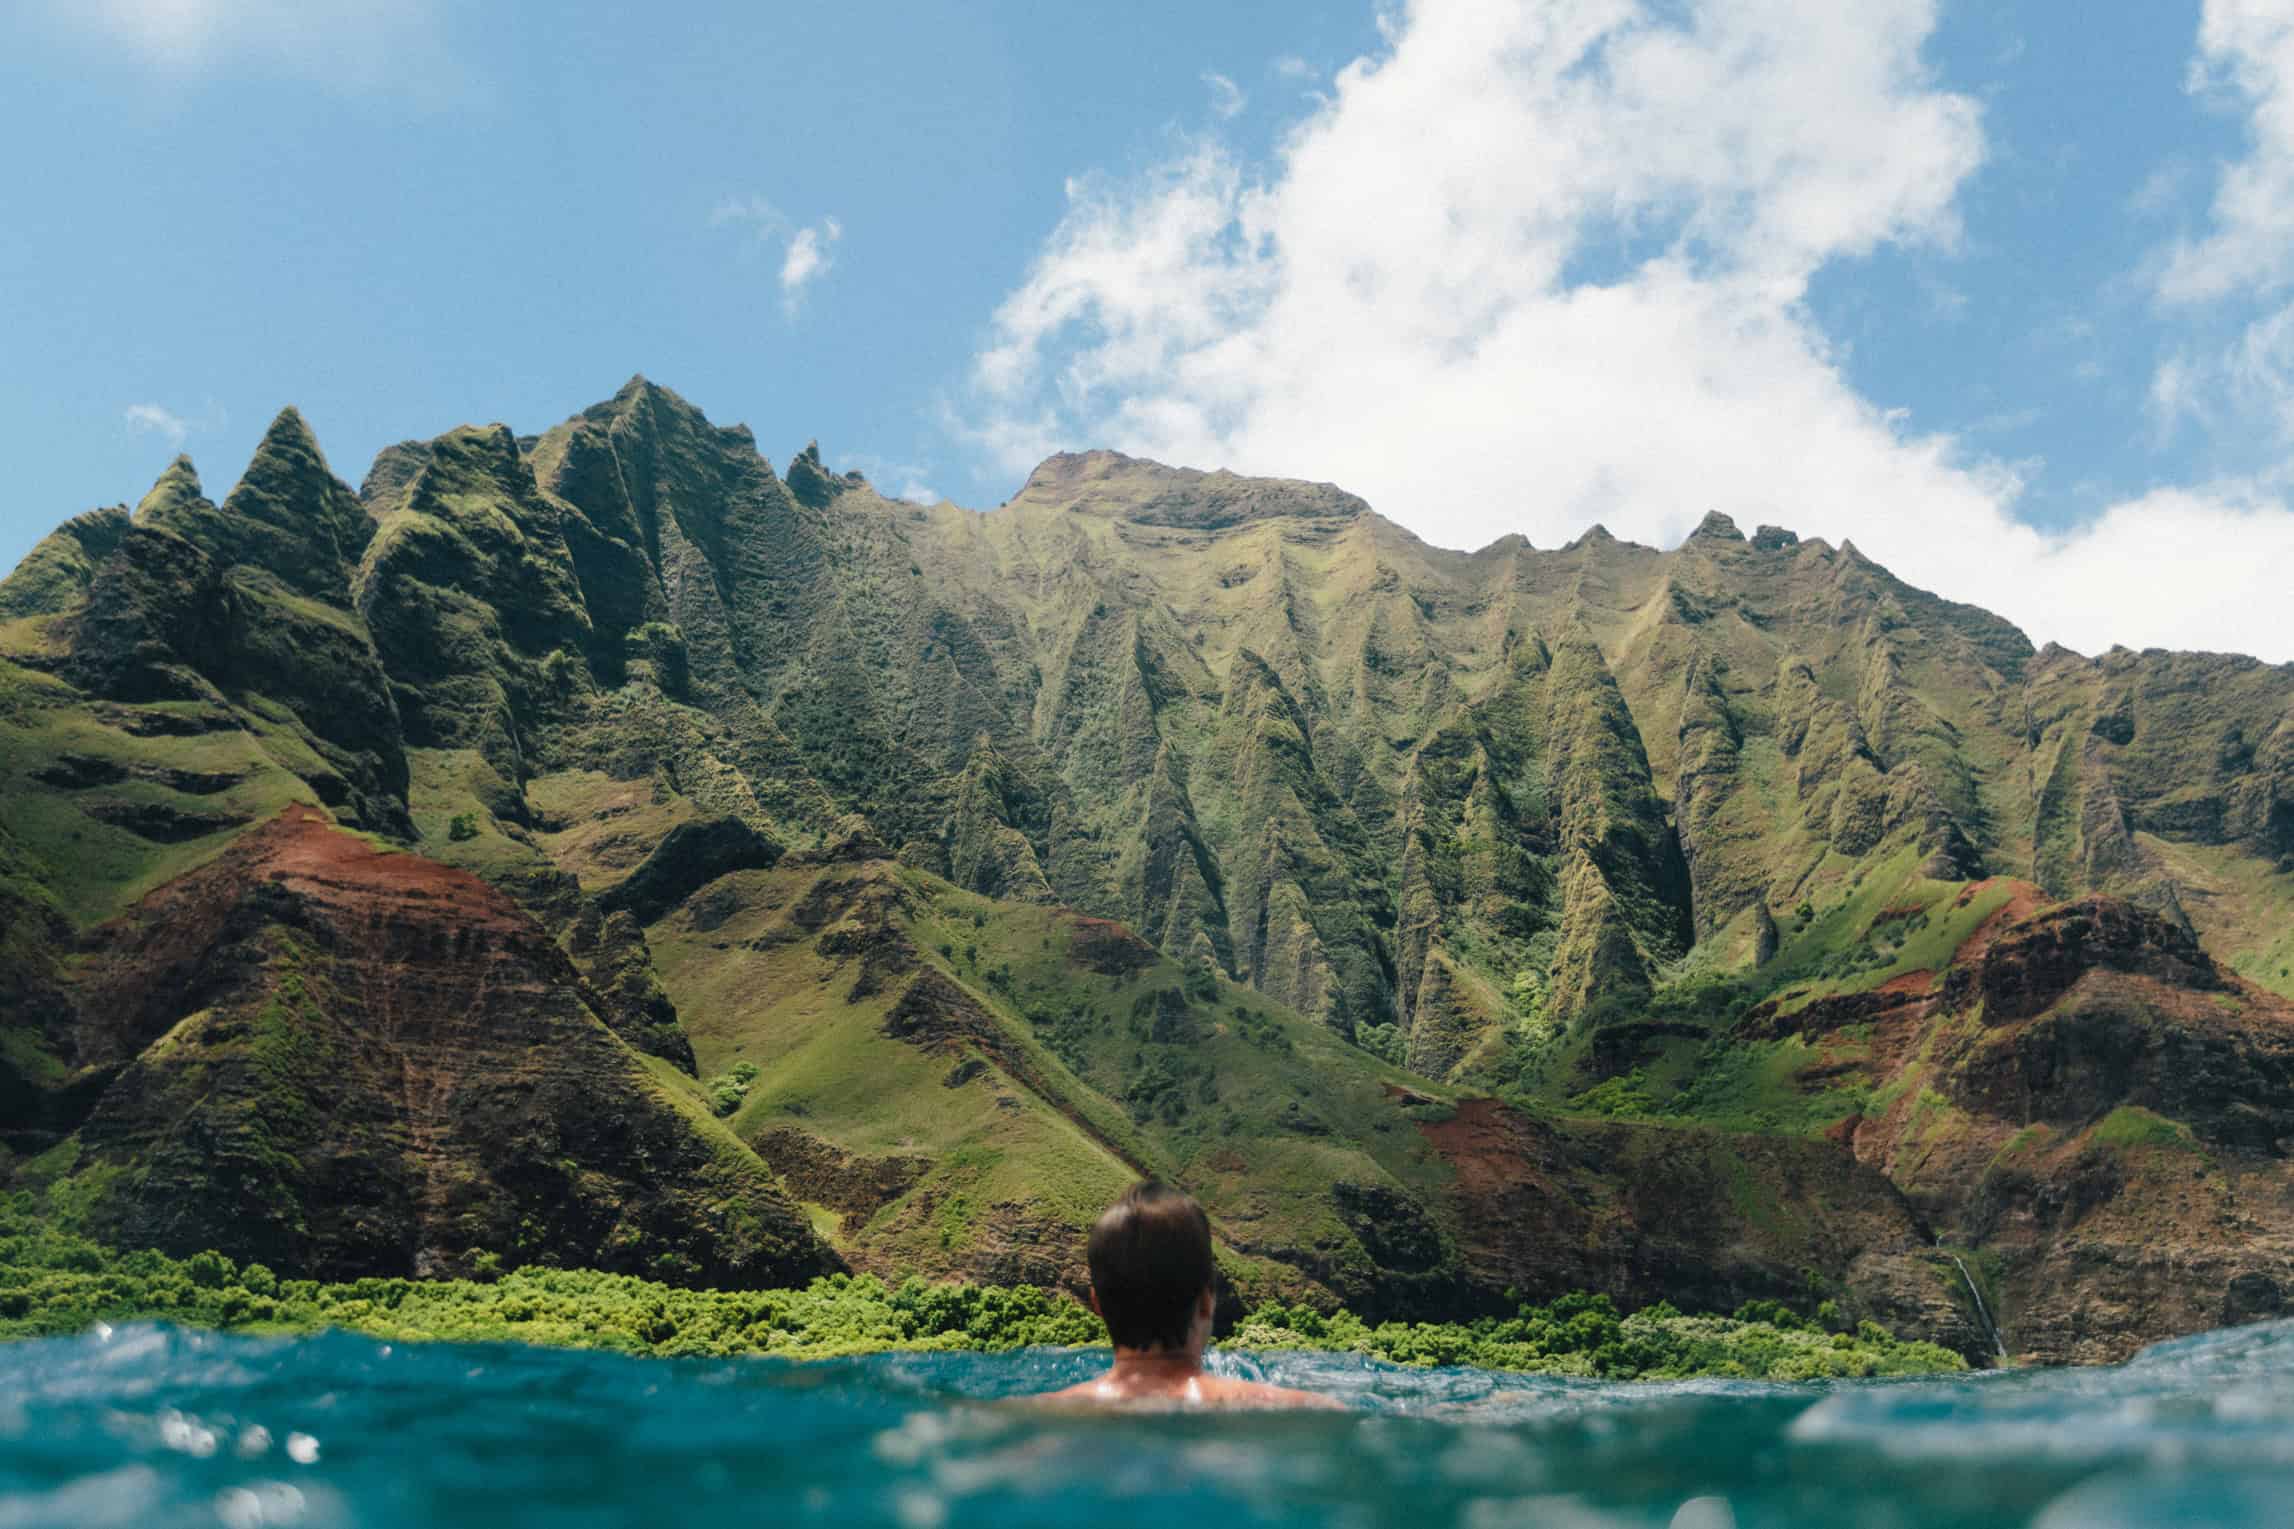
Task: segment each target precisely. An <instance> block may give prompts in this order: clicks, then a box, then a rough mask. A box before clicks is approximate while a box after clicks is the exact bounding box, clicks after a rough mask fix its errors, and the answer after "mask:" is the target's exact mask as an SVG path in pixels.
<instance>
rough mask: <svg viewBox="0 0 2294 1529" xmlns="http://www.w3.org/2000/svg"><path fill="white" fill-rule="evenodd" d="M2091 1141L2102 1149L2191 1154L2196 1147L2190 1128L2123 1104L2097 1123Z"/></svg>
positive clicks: (2090, 1135)
mask: <svg viewBox="0 0 2294 1529" xmlns="http://www.w3.org/2000/svg"><path fill="white" fill-rule="evenodd" d="M2087 1139H2088V1140H2089V1141H2092V1142H2095V1143H2097V1144H2099V1145H2101V1146H2106V1147H2119V1148H2125V1149H2136V1148H2145V1147H2162V1148H2167V1149H2170V1150H2175V1151H2188V1150H2190V1149H2191V1148H2193V1147H2194V1146H2195V1145H2196V1142H2195V1138H2193V1137H2192V1135H2191V1130H2190V1127H2189V1126H2186V1125H2184V1124H2183V1123H2182V1122H2181V1121H2179V1120H2169V1119H2167V1118H2166V1117H2165V1116H2164V1115H2155V1114H2153V1113H2152V1112H2151V1111H2149V1110H2146V1109H2144V1108H2143V1107H2142V1106H2141V1105H2138V1104H2122V1105H2120V1106H2119V1107H2118V1108H2117V1109H2115V1110H2113V1111H2111V1113H2110V1114H2108V1115H2105V1116H2104V1117H2103V1118H2102V1119H2101V1120H2100V1121H2098V1122H2096V1124H2095V1128H2094V1130H2092V1131H2091V1132H2089V1133H2088V1137H2087Z"/></svg>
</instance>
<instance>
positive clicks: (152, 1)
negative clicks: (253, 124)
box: [47, 0, 459, 96]
mask: <svg viewBox="0 0 2294 1529" xmlns="http://www.w3.org/2000/svg"><path fill="white" fill-rule="evenodd" d="M47 7H48V10H49V11H50V13H51V14H52V15H53V16H54V17H55V18H56V19H58V20H59V21H61V22H62V23H63V24H64V25H67V26H71V27H76V28H78V29H81V30H83V31H86V32H89V33H92V34H93V35H96V36H98V37H101V38H103V39H105V40H106V41H108V42H110V43H112V44H114V45H116V46H118V47H120V48H123V49H125V50H126V51H128V52H129V53H132V54H134V55H135V56H137V57H138V58H140V59H141V60H142V61H143V62H145V63H146V64H147V65H150V66H152V67H155V68H158V69H161V70H164V71H166V72H169V73H175V74H183V75H190V74H197V73H200V72H202V71H205V70H208V69H210V68H211V67H214V66H218V65H223V64H232V63H247V64H253V65H256V66H258V67H263V68H269V69H274V70H278V71H281V72H285V73H292V74H298V75H304V76H308V77H311V78H315V79H319V80H321V81H324V82H327V83H333V84H339V85H344V86H350V87H357V88H373V87H381V86H384V85H388V86H389V87H390V88H391V89H392V90H394V91H396V92H401V93H405V94H411V95H415V96H421V95H425V94H435V93H438V92H440V91H441V90H448V89H452V88H456V81H457V79H458V77H459V76H458V71H457V70H456V69H455V68H454V67H453V66H452V64H451V62H450V60H449V58H448V57H447V55H446V51H445V49H444V48H443V46H442V43H441V39H440V36H439V23H440V21H441V12H440V8H439V6H438V4H437V3H436V0H47Z"/></svg>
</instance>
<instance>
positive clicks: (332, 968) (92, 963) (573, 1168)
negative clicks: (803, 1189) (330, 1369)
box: [58, 808, 834, 1284]
mask: <svg viewBox="0 0 2294 1529" xmlns="http://www.w3.org/2000/svg"><path fill="white" fill-rule="evenodd" d="M82 961H83V962H84V963H85V966H84V970H85V976H84V978H83V979H82V980H81V981H79V982H77V983H75V984H73V985H72V986H70V987H69V988H68V989H67V991H66V997H67V1000H68V1004H69V1008H68V1011H67V1017H66V1018H65V1020H64V1022H63V1027H62V1029H63V1033H62V1034H61V1035H60V1036H59V1037H58V1039H59V1040H60V1041H61V1042H62V1045H61V1047H60V1049H61V1050H62V1051H63V1053H64V1055H65V1056H66V1057H67V1058H68V1059H69V1060H70V1061H71V1062H72V1063H74V1064H76V1065H78V1066H80V1067H84V1068H90V1069H97V1070H100V1071H103V1072H105V1073H108V1074H110V1082H109V1084H108V1086H107V1087H105V1088H104V1090H103V1092H102V1094H101V1096H100V1097H99V1098H98V1099H97V1100H96V1102H95V1106H94V1109H93V1111H92V1112H91V1113H90V1115H89V1116H88V1118H87V1121H86V1123H85V1124H84V1125H83V1126H82V1127H81V1129H80V1132H79V1135H78V1138H77V1140H78V1146H79V1159H78V1165H77V1166H78V1172H79V1174H80V1175H81V1177H82V1179H83V1181H84V1182H85V1183H87V1184H88V1185H89V1186H90V1189H91V1191H92V1192H93V1194H94V1196H95V1203H94V1207H93V1210H92V1224H93V1226H94V1227H95V1228H96V1229H97V1230H99V1231H102V1232H104V1233H105V1234H107V1235H109V1236H112V1237H116V1238H118V1239H119V1240H121V1241H123V1242H126V1243H130V1244H134V1245H151V1246H157V1247H161V1248H165V1249H169V1250H171V1251H175V1252H178V1253H189V1252H192V1251H196V1250H198V1249H200V1248H203V1247H209V1246H216V1247H220V1248H222V1249H223V1250H225V1251H227V1252H229V1253H231V1254H233V1255H234V1256H236V1257H239V1258H243V1259H244V1258H253V1259H259V1260H261V1261H263V1262H265V1263H267V1264H269V1265H270V1266H271V1267H272V1268H274V1269H275V1270H278V1271H280V1272H282V1273H294V1274H310V1275H316V1276H322V1277H345V1276H353V1275H358V1274H366V1273H392V1274H454V1273H461V1272H467V1271H468V1270H469V1269H470V1268H471V1266H472V1260H473V1258H474V1257H476V1256H477V1255H479V1254H481V1253H491V1254H494V1255H496V1256H498V1257H502V1258H505V1259H508V1260H511V1261H514V1262H528V1261H532V1260H534V1259H535V1258H537V1257H544V1256H546V1257H547V1258H548V1259H550V1260H551V1261H556V1262H562V1263H566V1264H571V1265H588V1266H594V1267H599V1268H607V1269H618V1270H621V1271H624V1272H630V1273H648V1274H654V1275H656V1276H666V1277H669V1278H671V1279H674V1280H677V1281H679V1282H683V1281H687V1280H693V1281H705V1282H709V1283H742V1284H767V1283H781V1282H785V1281H787V1280H790V1279H800V1278H803V1277H806V1276H808V1275H810V1274H812V1273H815V1272H820V1271H823V1270H825V1269H827V1268H829V1267H831V1266H832V1265H833V1263H834V1259H833V1255H830V1254H828V1253H827V1252H826V1251H825V1250H824V1249H822V1248H821V1247H820V1245H819V1244H818V1242H817V1241H816V1240H815V1239H814V1237H813V1236H812V1233H811V1230H810V1228H809V1227H808V1226H807V1225H806V1223H805V1221H804V1219H803V1217H802V1216H801V1214H800V1213H798V1212H797V1211H796V1209H795V1207H794V1206H793V1205H791V1203H790V1202H789V1201H788V1200H787V1199H786V1198H785V1197H784V1196H783V1195H782V1194H781V1193H780V1192H779V1190H778V1189H777V1188H776V1187H775V1186H774V1184H773V1182H772V1180H771V1177H770V1175H769V1174H767V1173H765V1172H763V1171H762V1169H761V1167H760V1166H759V1165H757V1164H756V1163H755V1162H754V1161H753V1160H749V1159H746V1154H744V1153H742V1152H741V1151H740V1150H739V1149H738V1147H737V1146H736V1144H734V1143H732V1142H731V1141H729V1140H726V1139H722V1138H720V1137H717V1136H715V1135H714V1134H713V1133H712V1131H711V1130H710V1129H709V1128H707V1127H705V1126H703V1125H701V1124H699V1123H698V1122H697V1121H696V1120H695V1119H693V1118H691V1115H690V1113H689V1112H688V1111H687V1110H684V1109H681V1108H680V1107H679V1106H678V1104H677V1103H676V1102H675V1100H674V1098H673V1096H672V1095H671V1094H670V1093H669V1092H668V1091H667V1090H666V1089H664V1088H663V1086H662V1085H661V1083H660V1082H659V1081H657V1080H656V1079H655V1078H654V1077H653V1076H652V1075H651V1074H650V1073H649V1072H648V1071H647V1069H646V1067H645V1065H644V1063H643V1062H642V1061H641V1060H640V1059H639V1057H638V1056H637V1055H636V1054H635V1053H634V1052H632V1051H631V1050H629V1049H628V1048H627V1047H625V1046H624V1045H623V1044H622V1043H621V1042H620V1041H618V1040H616V1039H615V1038H614V1036H613V1034H612V1032H611V1031H610V1030H609V1029H608V1028H607V1027H606V1025H605V1024H604V1023H603V1022H602V1020H601V1019H600V1017H599V1016H598V1015H597V1013H595V1012H594V1011H593V1010H592V1009H590V1008H589V1007H588V1006H587V1005H586V1004H585V1003H584V1001H583V999H582V996H581V982H580V979H579V977H578V976H577V974H576V973H575V971H574V969H573V967H572V965H571V963H570V962H569V961H568V960H567V958H566V957H565V955H564V954H563V953H562V952H560V951H559V950H558V948H557V947H556V946H555V945H554V944H552V943H551V941H550V940H549V939H548V937H547V936H546V935H544V934H543V933H542V931H541V929H540V928H539V927H538V926H537V925H535V923H534V922H533V921H532V920H531V919H530V918H528V917H527V916H526V915H525V914H523V913H522V912H520V911H519V910H518V909H517V907H516V906H515V905H514V904H512V903H511V902H510V901H509V900H508V899H507V898H506V897H504V896H503V895H502V894H501V893H499V892H496V891H495V890H493V889H492V888H490V887H488V886H487V885H486V884H485V883H484V882H482V881H480V880H478V879H477V878H476V877H474V876H471V875H470V874H468V873H467V872H463V871H456V870H453V869H450V868H448V867H446V866H442V865H439V864H437V863H435V862H433V861H429V860H425V859H423V858H421V857H420V856H417V855H411V854H397V853H384V852H379V851H377V850H375V849H373V848H371V847H369V846H368V845H366V844H365V843H363V842H361V841H359V840H358V839H356V838H354V837H352V836H350V835H348V834H346V833H343V832H341V831H340V830H338V829H335V828H332V827H330V826H328V825H327V824H326V823H325V822H324V820H323V819H322V818H321V817H320V816H319V815H318V814H317V813H316V812H313V811H311V810H309V809H303V808H291V809H289V810H288V811H287V812H286V813H284V814H282V815H281V816H280V817H279V818H277V819H275V820H273V821H272V822H270V823H268V824H265V825H263V826H262V827H260V828H258V829H256V830H254V831H253V832H251V833H248V834H246V835H245V836H243V837H242V838H240V839H239V840H238V841H237V842H236V843H235V844H233V845H232V846H231V848H229V849H228V850H226V851H225V852H224V853H223V854H222V855H220V856H219V857H217V858H216V859H215V860H213V861H211V862H209V863H208V864H207V865H205V866H203V867H201V868H200V869H199V870H197V871H195V872H193V873H191V874H190V875H188V876H185V877H182V878H180V879H178V880H176V881H174V882H170V883H169V884H168V885H166V886H165V887H162V888H161V889H160V890H159V891H157V892H155V893H153V894H152V895H151V896H149V897H147V898H145V899H144V900H143V901H142V902H140V903H138V904H137V905H136V906H135V907H134V908H132V909H131V910H130V911H129V912H128V913H127V914H125V915H124V916H122V917H121V918H119V919H116V920H114V921H112V922H110V923H107V924H104V925H101V926H99V927H98V928H96V929H95V930H93V931H91V933H90V935H89V936H88V938H87V940H86V941H85V942H84V948H83V953H82Z"/></svg>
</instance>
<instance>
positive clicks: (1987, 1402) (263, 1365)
mask: <svg viewBox="0 0 2294 1529" xmlns="http://www.w3.org/2000/svg"><path fill="white" fill-rule="evenodd" d="M1103 1362H1104V1356H1103V1355H1100V1354H1094V1353H1091V1352H1088V1351H1066V1350H1059V1351H1043V1350H1039V1351H1035V1352H1030V1353H1023V1354H1007V1355H972V1354H907V1355H886V1356H880V1357H876V1358H869V1359H858V1360H850V1361H837V1362H830V1363H819V1364H789V1363H783V1362H776V1361H773V1360H765V1359H755V1360H737V1361H724V1360H652V1359H630V1358H623V1357H619V1356H614V1355H602V1354H577V1353H563V1352H553V1351H549V1350H543V1349H524V1348H516V1347H506V1346H485V1347H455V1346H429V1345H396V1346H394V1345H389V1344H383V1343H377V1342H373V1341H370V1340H368V1339H365V1338H357V1337H351V1336H347V1335H342V1334H334V1335H328V1336H324V1337H317V1338H305V1339H292V1340H288V1339H278V1340H268V1339H251V1338H234V1337H223V1336H217V1335H214V1334H206V1333H191V1332H184V1331H180V1330H177V1329H173V1328H168V1327H160V1326H133V1327H124V1328H120V1329H118V1330H115V1331H109V1332H102V1331H99V1332H96V1333H91V1334H89V1335H87V1336H85V1337H81V1338H74V1339H67V1340H56V1341H44V1342H36V1343H21V1344H14V1345H6V1346H0V1529H27V1526H46V1525H72V1526H75V1529H78V1526H104V1525H133V1526H137V1529H142V1526H146V1525H151V1526H169V1525H202V1526H208V1525H223V1526H228V1529H254V1526H278V1525H305V1526H333V1525H359V1526H368V1529H383V1526H393V1529H395V1526H412V1525H422V1526H429V1529H435V1526H449V1525H488V1526H495V1525H535V1526H545V1529H591V1526H604V1525H621V1524H632V1525H718V1524H724V1525H734V1524H737V1525H743V1526H769V1525H802V1524H823V1525H837V1526H851V1525H870V1524H891V1525H901V1526H906V1529H935V1526H940V1525H973V1524H979V1525H989V1524H992V1525H996V1526H999V1529H1011V1526H1024V1525H1038V1524H1093V1525H1113V1524H1170V1525H1185V1526H1188V1529H1212V1526H1217V1525H1225V1524H1264V1525H1282V1524H1338V1525H1355V1524H1358V1525H1370V1524H1411V1525H1421V1524H1422V1525H1449V1524H1455V1525H1464V1526H1473V1529H1483V1526H1498V1525H1551V1526H1556V1529H1590V1526H1602V1529H1606V1526H1613V1525H1646V1526H1655V1529H1665V1526H1674V1529H1726V1526H1731V1525H1735V1526H1743V1529H1750V1526H1755V1525H1763V1526H1765V1525H1822V1526H1836V1525H1906V1526H1909V1525H1937V1526H1941V1525H1971V1526H1972V1525H2010V1524H2012V1525H2038V1526H2043V1529H2067V1526H2080V1529H2089V1526H2105V1529H2107V1526H2114V1525H2138V1524H2140V1525H2154V1524H2174V1525H2184V1526H2191V1525H2199V1526H2204V1525H2228V1524H2239V1525H2246V1524H2256V1525H2261V1524H2271V1525H2276V1524H2289V1523H2294V1322H2285V1323H2273V1324H2269V1325H2266V1326H2260V1327H2249V1328H2243V1329H2239V1330H2236V1331H2231V1332H2223V1333H2214V1334H2209V1335H2206V1336H2203V1337H2198V1338H2190V1339H2184V1340H2181V1341H2178V1342H2174V1343H2168V1344H2162V1345H2160V1346H2158V1347H2156V1348H2153V1349H2150V1350H2149V1351H2147V1352H2146V1353H2144V1354H2143V1355H2141V1356H2140V1357H2138V1358H2137V1359H2135V1360H2134V1361H2133V1362H2132V1363H2129V1364H2126V1365H2123V1366H2120V1367H2118V1368H2115V1369H2107V1370H2047V1371H2022V1372H2014V1371H2009V1372H2002V1373H1992V1374H1984V1375H1977V1376H1972V1377H1969V1378H1966V1379H1959V1380H1950V1381H1932V1380H1922V1381H1894V1382H1884V1381H1883V1382H1854V1383H1836V1384H1818V1385H1794V1386H1782V1385H1757V1384H1748V1383H1740V1382H1701V1383H1684V1384H1675V1385H1650V1384H1642V1385H1610V1384H1601V1383H1594V1382H1585V1381H1559V1380H1550V1379H1538V1378H1533V1377H1526V1376H1511V1375H1498V1374H1492V1373H1489V1372H1486V1371H1478V1370H1462V1369H1453V1370H1410V1369H1400V1368H1396V1367H1393V1366H1390V1365H1384V1364H1376V1363H1369V1362H1364V1361H1359V1360H1353V1359H1348V1358H1344V1357H1337V1356H1330V1355H1311V1354H1297V1355H1275V1356H1269V1357H1264V1358H1242V1357H1238V1356H1231V1355H1230V1356H1223V1357H1220V1358H1219V1359H1218V1363H1219V1364H1220V1365H1221V1366H1222V1367H1223V1368H1225V1369H1227V1370H1228V1371H1229V1372H1231V1373H1238V1374H1249V1375H1256V1376H1261V1377H1263V1378H1266V1379H1271V1380H1275V1381H1279V1382H1282V1383H1284V1384H1287V1385H1294V1386H1311V1387H1316V1388H1320V1389H1324V1390H1327V1391H1329V1392H1330V1393H1332V1394H1333V1395H1335V1396H1338V1397H1339V1398H1341V1399H1343V1400H1344V1401H1345V1402H1346V1404H1347V1405H1348V1408H1349V1409H1350V1410H1348V1411H1347V1412H1344V1413H1333V1414H1320V1415H1314V1414H1288V1415H1282V1414H1260V1415H1255V1416H1246V1415H1232V1414H1230V1415H1225V1416H1193V1417H1183V1416H1162V1417H1137V1416H1133V1417H1069V1416H1049V1415H1043V1414H1038V1413H1031V1412H1029V1411H1027V1410H1024V1409H1018V1408H1013V1407H1008V1406H1003V1405H999V1404H1000V1403H1001V1402H1003V1401H1004V1400H1005V1399H1006V1398H1010V1397H1013V1396H1016V1395H1021V1394H1024V1393H1027V1392H1030V1391H1036V1390H1041V1389H1044V1388H1046V1387H1051V1386H1059V1385H1064V1384H1068V1383H1071V1382H1073V1381H1076V1380H1080V1379H1082V1378H1084V1377H1085V1376H1087V1375H1089V1374H1091V1373H1093V1372H1094V1370H1095V1369H1096V1368H1097V1367H1098V1366H1099V1365H1100V1364H1101V1363H1103Z"/></svg>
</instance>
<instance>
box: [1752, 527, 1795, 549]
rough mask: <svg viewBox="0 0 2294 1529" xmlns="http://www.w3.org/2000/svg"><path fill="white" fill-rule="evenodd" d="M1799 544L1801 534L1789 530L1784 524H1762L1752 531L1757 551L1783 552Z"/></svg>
mask: <svg viewBox="0 0 2294 1529" xmlns="http://www.w3.org/2000/svg"><path fill="white" fill-rule="evenodd" d="M1799 545H1800V534H1799V533H1798V532H1797V531H1787V530H1786V529H1784V527H1782V526H1760V527H1758V528H1756V529H1755V530H1754V531H1753V533H1752V546H1753V550H1754V551H1755V552H1782V551H1784V550H1786V549H1787V548H1790V547H1797V546H1799Z"/></svg>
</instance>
